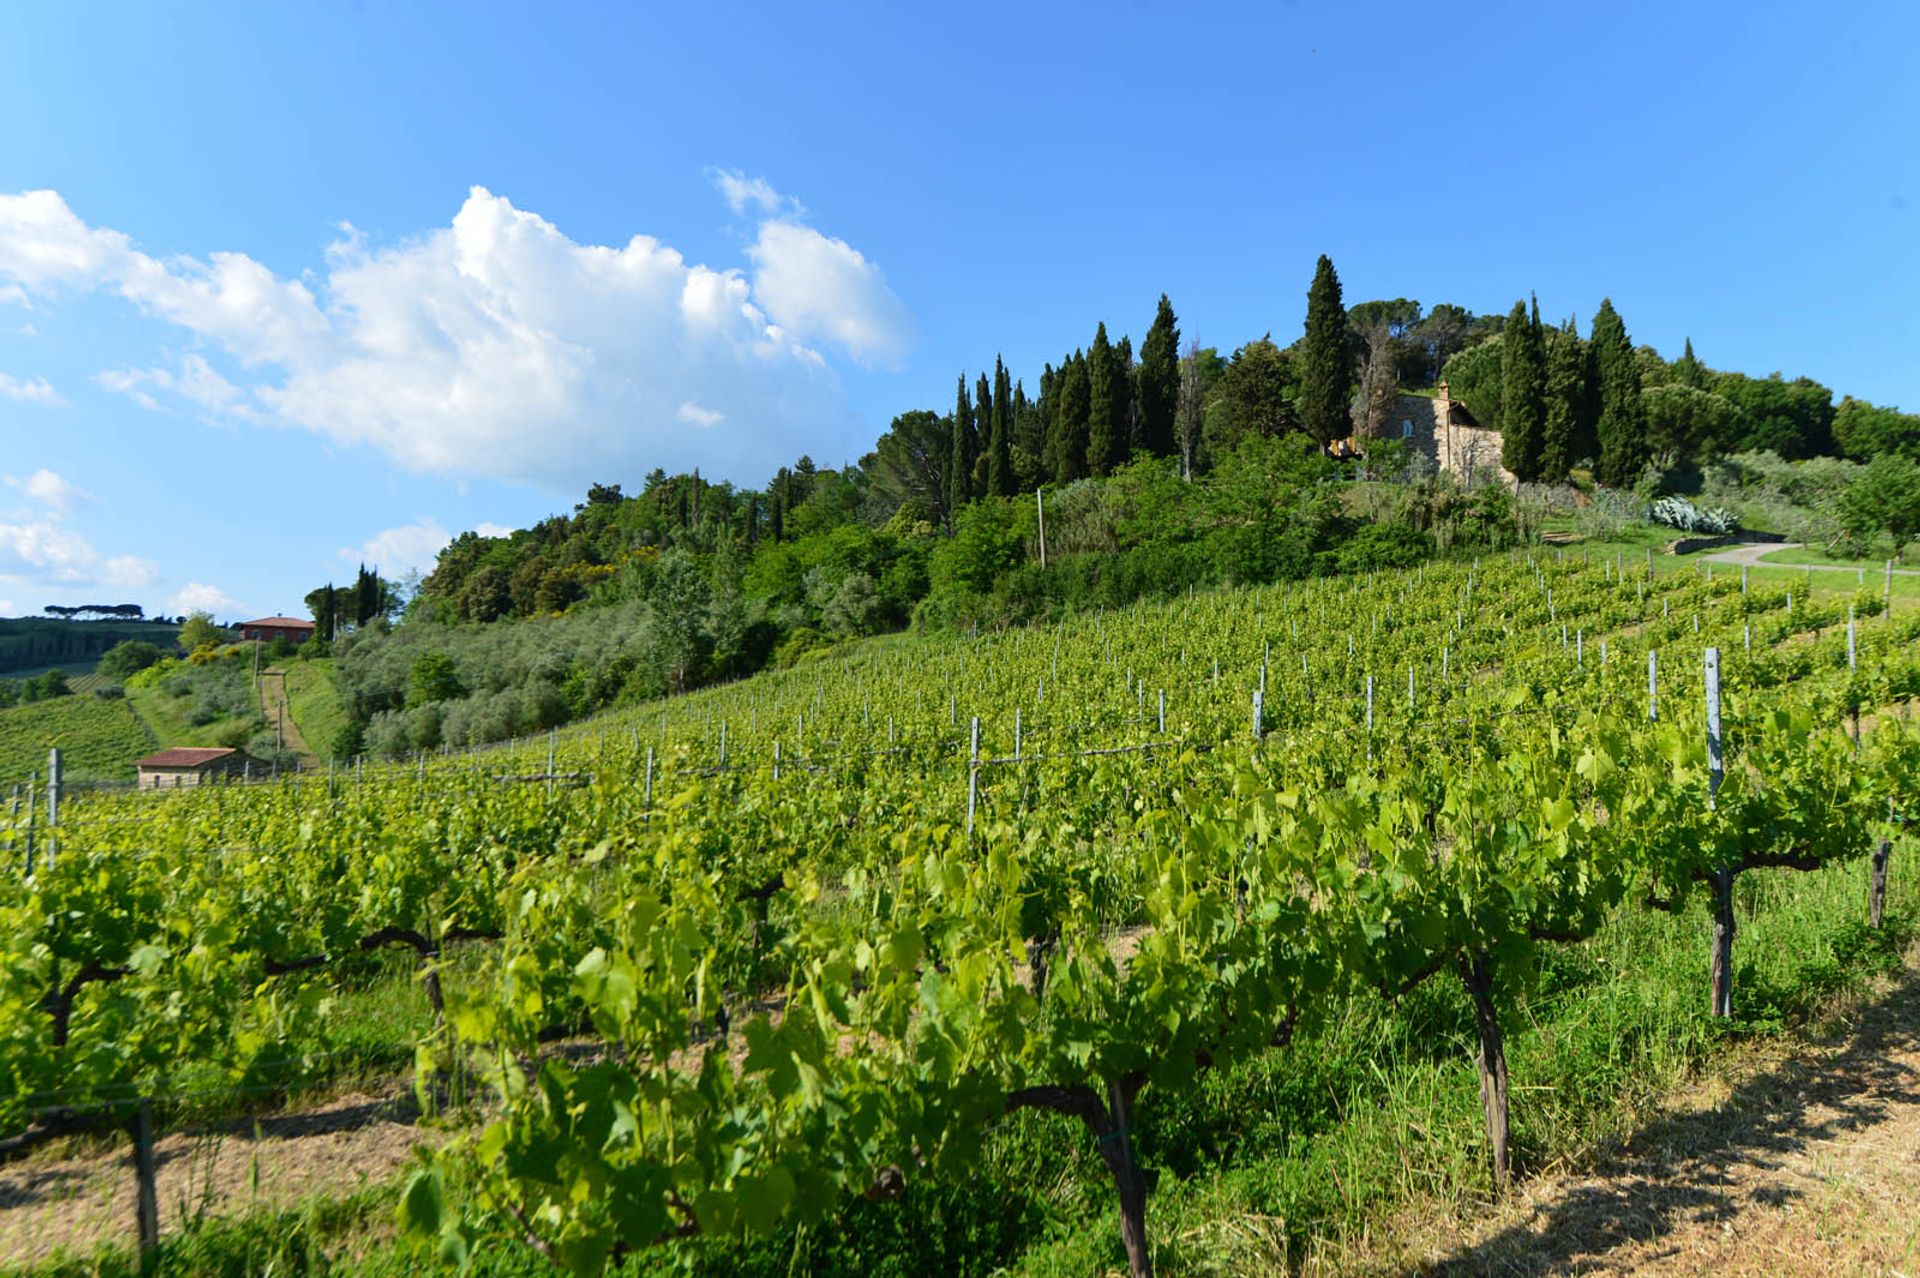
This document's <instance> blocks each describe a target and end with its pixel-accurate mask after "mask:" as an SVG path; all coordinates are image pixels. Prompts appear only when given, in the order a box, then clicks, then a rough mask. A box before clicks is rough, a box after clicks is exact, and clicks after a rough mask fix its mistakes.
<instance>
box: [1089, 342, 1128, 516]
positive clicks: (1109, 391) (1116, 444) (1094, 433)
mask: <svg viewBox="0 0 1920 1278" xmlns="http://www.w3.org/2000/svg"><path fill="white" fill-rule="evenodd" d="M1119 380H1120V361H1119V358H1118V356H1116V355H1115V353H1114V349H1113V346H1112V344H1111V343H1110V342H1108V340H1107V326H1106V323H1105V322H1104V321H1102V323H1101V324H1100V327H1099V328H1098V329H1096V330H1094V334H1093V345H1092V346H1091V347H1089V348H1088V350H1087V473H1088V474H1090V475H1092V476H1093V477H1094V478H1095V479H1101V478H1104V477H1105V476H1106V475H1107V474H1108V473H1109V472H1111V471H1112V470H1113V468H1114V467H1115V466H1118V465H1119V464H1120V463H1121V462H1123V461H1125V460H1126V456H1127V432H1126V424H1125V421H1124V419H1120V414H1121V413H1122V412H1123V411H1124V407H1123V402H1122V400H1121V393H1120V388H1119V385H1118V383H1119Z"/></svg>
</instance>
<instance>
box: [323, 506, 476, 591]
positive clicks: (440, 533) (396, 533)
mask: <svg viewBox="0 0 1920 1278" xmlns="http://www.w3.org/2000/svg"><path fill="white" fill-rule="evenodd" d="M497 526H498V525H488V524H483V525H481V527H483V528H486V527H497ZM508 531H511V529H509V530H508ZM482 535H483V536H493V535H495V534H491V533H483V534H482ZM452 540H453V535H452V534H451V533H449V532H448V531H447V530H446V529H444V528H442V527H441V526H440V521H439V520H437V519H434V518H432V517H430V516H427V515H422V516H420V517H419V518H418V519H416V520H414V522H412V523H410V524H402V525H400V527H398V528H387V529H383V530H382V531H380V532H377V533H375V534H374V535H373V536H371V537H369V538H367V540H365V541H363V542H361V543H360V545H359V546H358V547H357V548H355V547H346V546H342V547H341V548H340V558H342V559H345V560H348V561H349V562H354V563H363V564H369V565H372V566H373V567H375V568H378V569H379V570H380V574H381V575H382V576H385V577H398V576H401V575H403V574H405V573H409V572H426V571H427V570H429V569H431V568H432V567H433V561H434V560H435V559H436V558H438V557H439V554H440V552H441V551H442V550H445V549H446V547H447V543H448V542H451V541H452Z"/></svg>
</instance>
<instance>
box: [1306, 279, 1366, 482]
mask: <svg viewBox="0 0 1920 1278" xmlns="http://www.w3.org/2000/svg"><path fill="white" fill-rule="evenodd" d="M1300 365H1301V367H1300V399H1299V407H1300V424H1301V425H1302V426H1303V427H1304V428H1305V429H1306V432H1307V434H1309V435H1311V436H1312V437H1313V438H1314V439H1315V440H1317V441H1318V442H1320V443H1322V444H1329V443H1332V442H1333V441H1334V440H1336V439H1344V438H1346V436H1347V435H1348V434H1349V433H1350V432H1351V430H1352V422H1351V418H1350V416H1349V413H1348V403H1349V401H1350V400H1351V399H1352V397H1353V374H1352V370H1351V367H1350V366H1349V364H1348V361H1347V312H1346V308H1345V307H1344V306H1342V305H1341V302H1340V277H1339V276H1338V275H1336V274H1334V270H1333V262H1332V260H1331V259H1329V258H1328V257H1327V256H1326V255H1325V254H1324V253H1323V254H1321V256H1320V261H1319V262H1318V263H1317V264H1316V265H1315V266H1314V269H1313V285H1312V287H1310V288H1309V289H1308V290H1307V332H1306V336H1305V338H1303V339H1302V342H1301V347H1300Z"/></svg>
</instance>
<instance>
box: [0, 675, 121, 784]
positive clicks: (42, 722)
mask: <svg viewBox="0 0 1920 1278" xmlns="http://www.w3.org/2000/svg"><path fill="white" fill-rule="evenodd" d="M154 745H155V741H154V738H153V735H152V734H151V733H150V732H148V731H147V728H146V725H145V724H143V723H142V722H141V721H140V718H139V716H138V715H136V714H134V712H133V708H132V707H131V706H130V705H128V703H127V702H126V701H125V700H124V699H120V698H114V699H111V700H108V699H103V698H100V697H96V696H92V695H90V694H83V693H76V694H74V695H72V696H65V697H54V698H51V699H50V700H47V701H36V702H33V703H32V704H30V705H24V706H14V707H11V708H9V709H5V710H0V785H12V784H14V783H16V782H20V781H25V780H26V779H27V776H28V774H29V773H37V774H38V775H40V776H41V777H45V776H46V772H47V751H48V749H49V748H50V747H53V746H58V747H60V754H61V768H62V771H63V772H65V774H66V775H67V776H68V777H70V778H72V779H73V780H76V781H131V780H133V772H134V770H133V761H134V760H135V759H137V758H139V757H140V756H141V755H143V754H147V753H149V752H150V751H151V750H152V749H153V748H154Z"/></svg>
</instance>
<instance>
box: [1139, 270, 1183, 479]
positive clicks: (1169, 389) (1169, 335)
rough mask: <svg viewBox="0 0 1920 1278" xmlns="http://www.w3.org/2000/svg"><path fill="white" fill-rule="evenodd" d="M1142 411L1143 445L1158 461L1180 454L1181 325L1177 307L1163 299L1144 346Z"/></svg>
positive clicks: (1141, 375)
mask: <svg viewBox="0 0 1920 1278" xmlns="http://www.w3.org/2000/svg"><path fill="white" fill-rule="evenodd" d="M1137 381H1138V383H1139V392H1138V395H1137V396H1136V398H1137V401H1138V403H1139V407H1140V442H1141V444H1142V446H1143V447H1145V448H1146V450H1147V451H1148V452H1150V453H1152V454H1154V455H1155V456H1156V457H1167V456H1171V455H1173V454H1174V453H1175V452H1176V451H1178V447H1177V443H1176V438H1175V436H1176V426H1175V419H1176V417H1177V416H1178V404H1179V397H1180V325H1179V321H1178V320H1177V319H1176V318H1175V316H1174V313H1173V303H1171V302H1169V301H1168V300H1167V295H1166V294H1165V293H1162V294H1161V295H1160V305H1159V306H1158V308H1157V309H1156V310H1155V311H1154V314H1153V323H1152V325H1150V326H1149V327H1148V329H1147V336H1146V338H1145V340H1143V341H1142V342H1141V343H1140V372H1139V375H1138V378H1137Z"/></svg>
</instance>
